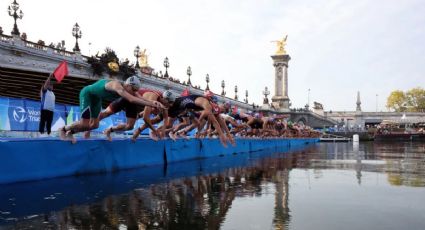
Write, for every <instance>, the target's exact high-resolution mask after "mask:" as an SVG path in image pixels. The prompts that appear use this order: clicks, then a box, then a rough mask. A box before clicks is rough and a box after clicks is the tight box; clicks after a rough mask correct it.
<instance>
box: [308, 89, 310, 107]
mask: <svg viewBox="0 0 425 230" xmlns="http://www.w3.org/2000/svg"><path fill="white" fill-rule="evenodd" d="M308 108H310V89H308V95H307V109H308Z"/></svg>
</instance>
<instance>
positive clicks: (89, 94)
mask: <svg viewBox="0 0 425 230" xmlns="http://www.w3.org/2000/svg"><path fill="white" fill-rule="evenodd" d="M140 85H141V83H140V81H139V79H138V77H136V76H132V77H129V78H128V79H127V80H126V81H125V83H124V84H122V83H121V82H119V81H117V80H106V79H101V80H98V81H97V82H95V83H94V84H92V85H89V86H86V87H84V88H83V89H82V90H81V91H80V111H81V120H80V121H77V122H75V123H74V124H72V125H69V126H64V127H63V128H61V129H60V137H61V139H62V140H66V139H68V140H71V141H73V142H75V139H74V138H73V134H75V133H78V132H84V131H90V130H93V129H96V128H98V127H99V117H98V116H99V113H100V110H101V108H102V101H103V100H114V99H117V98H119V97H123V98H125V99H127V100H128V101H129V102H130V103H134V104H137V105H141V106H144V105H149V106H153V107H158V108H161V109H163V108H165V107H164V106H163V105H162V104H161V103H159V102H157V101H148V100H146V99H143V98H138V97H135V96H134V93H135V92H136V91H137V90H138V89H139V88H140Z"/></svg>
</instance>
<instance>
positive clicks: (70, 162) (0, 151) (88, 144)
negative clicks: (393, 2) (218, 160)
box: [0, 138, 319, 184]
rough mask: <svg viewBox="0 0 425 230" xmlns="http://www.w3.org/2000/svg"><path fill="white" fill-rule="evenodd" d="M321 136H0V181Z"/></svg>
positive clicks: (282, 146)
mask: <svg viewBox="0 0 425 230" xmlns="http://www.w3.org/2000/svg"><path fill="white" fill-rule="evenodd" d="M318 141H319V139H318V138H300V139H244V138H238V139H236V145H235V146H232V145H229V146H228V147H227V148H224V147H223V146H222V145H221V144H220V142H219V140H218V139H189V140H186V139H179V140H177V141H172V140H169V139H167V140H160V141H153V140H151V139H149V138H140V139H138V140H137V141H136V142H134V143H133V142H132V141H131V140H130V139H114V140H113V141H112V142H110V141H107V140H104V139H89V140H83V139H80V140H78V142H77V143H76V144H72V143H71V142H67V141H61V140H58V139H54V138H38V139H18V138H13V139H5V138H3V139H0V184H5V183H15V182H22V181H31V180H41V179H47V178H54V177H62V176H72V175H82V174H88V173H100V172H112V171H117V170H122V169H131V168H138V167H146V166H152V165H163V164H165V165H166V164H169V163H173V162H179V161H186V160H193V159H202V158H210V157H215V156H226V155H234V154H241V153H249V152H257V151H261V150H273V151H276V152H279V151H281V150H287V149H288V148H291V147H295V146H303V145H307V144H312V143H316V142H318Z"/></svg>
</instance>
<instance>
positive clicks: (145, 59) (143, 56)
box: [139, 49, 149, 67]
mask: <svg viewBox="0 0 425 230" xmlns="http://www.w3.org/2000/svg"><path fill="white" fill-rule="evenodd" d="M139 60H140V67H148V66H149V63H148V54H147V53H146V49H144V50H143V51H140V59H139Z"/></svg>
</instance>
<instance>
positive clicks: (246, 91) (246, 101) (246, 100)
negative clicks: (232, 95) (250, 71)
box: [245, 90, 248, 104]
mask: <svg viewBox="0 0 425 230" xmlns="http://www.w3.org/2000/svg"><path fill="white" fill-rule="evenodd" d="M245 103H247V104H248V90H245Z"/></svg>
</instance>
